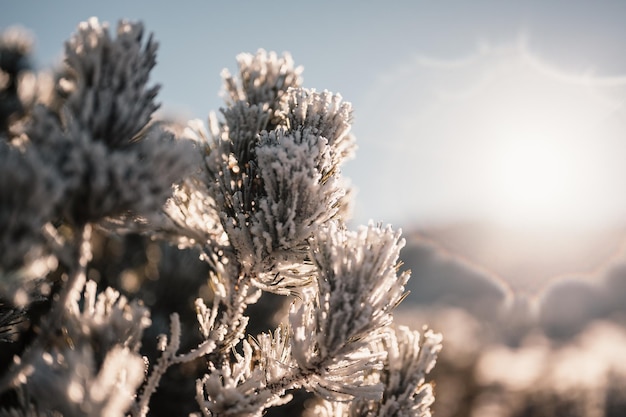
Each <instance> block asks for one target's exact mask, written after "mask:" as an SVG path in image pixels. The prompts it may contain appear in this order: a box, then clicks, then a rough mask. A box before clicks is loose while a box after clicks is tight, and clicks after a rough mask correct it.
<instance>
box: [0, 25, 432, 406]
mask: <svg viewBox="0 0 626 417" xmlns="http://www.w3.org/2000/svg"><path fill="white" fill-rule="evenodd" d="M15 33H17V32H11V34H10V36H9V35H3V36H2V37H0V98H2V102H1V103H0V345H2V344H5V343H6V344H11V346H12V348H13V349H12V350H10V352H12V353H11V356H8V357H2V353H1V352H3V351H2V350H0V359H2V360H4V361H5V363H7V364H8V365H7V367H6V368H7V369H4V370H0V402H2V405H1V406H0V415H20V416H26V415H29V416H31V415H32V416H39V415H47V416H48V415H54V416H57V415H63V416H64V417H74V416H76V417H78V416H80V417H91V416H103V417H105V416H106V417H122V416H124V417H126V416H128V415H131V416H133V417H145V416H147V415H148V414H150V415H151V416H152V415H154V416H159V415H161V414H164V413H165V414H167V413H168V411H162V410H164V409H163V407H164V405H166V406H171V405H172V404H175V406H176V407H179V408H180V410H178V409H176V410H174V411H172V410H169V414H171V413H172V412H174V413H178V414H189V413H193V414H192V415H195V416H200V415H203V416H206V417H208V416H261V415H263V414H264V413H265V412H266V410H268V409H269V408H271V407H276V406H280V405H284V404H287V403H290V402H292V401H294V397H292V390H306V391H308V392H310V393H312V394H314V395H315V396H316V397H317V400H316V403H315V404H316V405H315V406H314V408H312V409H311V410H309V411H308V412H314V413H318V415H351V416H365V415H368V416H374V415H375V416H392V415H394V416H395V415H400V416H404V415H416V416H429V415H430V406H431V404H432V402H433V393H432V388H431V386H430V384H429V382H428V381H427V375H428V373H429V372H430V370H431V368H432V366H433V365H434V362H435V359H436V356H437V353H438V352H439V349H440V348H441V336H440V335H437V334H434V333H433V332H431V331H425V332H423V334H420V333H418V332H414V331H412V330H409V329H407V328H402V327H401V328H398V329H394V327H393V313H394V309H395V308H396V306H397V305H398V304H399V303H400V302H401V301H402V299H403V298H404V296H405V294H406V293H405V285H406V282H407V280H408V279H409V273H408V272H400V271H399V263H398V256H399V252H400V250H401V248H402V247H403V245H404V240H403V239H402V238H401V236H400V232H399V231H396V230H394V229H392V228H391V227H390V226H388V227H381V226H377V225H374V224H373V223H370V224H369V225H368V226H365V227H360V228H357V229H356V230H349V228H348V223H347V222H348V220H349V217H350V212H351V210H350V206H351V203H350V197H351V195H352V193H351V190H350V188H349V187H348V186H347V185H346V184H347V181H346V179H345V178H344V177H343V174H342V168H343V164H344V163H345V161H346V160H348V159H349V158H351V157H353V155H354V151H355V149H356V144H355V138H354V136H353V135H352V134H351V133H350V131H351V126H352V122H353V116H352V106H351V104H350V103H349V102H346V101H344V100H343V98H342V97H341V96H340V95H339V94H333V93H331V92H328V91H322V92H318V91H316V90H313V89H308V88H305V87H303V80H302V77H301V74H302V68H301V67H296V66H295V65H294V62H293V59H292V58H291V56H290V55H289V54H287V53H285V54H283V55H282V56H279V55H277V54H276V53H275V52H266V51H264V50H259V51H258V52H257V53H256V54H240V55H239V56H237V64H238V70H237V72H236V73H235V74H231V73H230V72H228V71H227V70H225V71H224V72H223V73H222V77H223V81H224V98H225V107H224V108H222V109H220V112H219V114H220V116H217V115H216V114H215V113H211V116H209V125H208V127H207V128H205V127H204V126H203V125H202V123H200V122H198V121H191V122H189V123H188V124H187V125H186V127H182V126H174V124H170V125H168V124H167V123H165V122H158V121H154V120H153V117H154V112H155V110H156V109H157V108H158V107H159V104H158V103H157V102H156V101H155V100H156V95H157V92H158V90H159V87H158V85H150V82H149V81H150V72H151V70H152V68H153V67H154V65H155V63H156V53H157V46H158V45H157V43H156V42H155V41H154V40H153V37H152V35H148V36H146V35H145V32H144V27H143V25H142V24H141V23H138V22H128V21H120V22H119V24H118V25H117V29H116V30H115V31H113V32H110V31H109V26H108V24H106V23H100V22H99V21H98V20H97V19H95V18H92V19H89V20H88V21H87V22H84V23H81V24H80V25H79V27H78V29H77V31H76V32H75V33H74V34H73V35H72V36H71V38H70V39H69V40H68V41H67V43H66V45H65V61H64V67H63V69H62V70H61V71H60V72H59V73H58V74H57V75H56V82H55V85H54V89H53V90H51V91H48V96H50V97H52V99H51V100H49V101H45V100H40V101H41V102H40V103H38V104H35V101H37V100H36V99H35V98H33V97H35V95H32V94H31V95H28V94H25V93H24V91H26V89H25V87H24V86H22V87H24V88H22V87H20V86H19V85H18V84H20V83H26V81H27V80H29V79H30V81H29V82H30V83H31V84H32V85H31V86H30V87H32V88H31V90H32V91H39V90H42V89H44V87H43V86H42V85H36V84H37V83H36V81H37V80H39V79H40V78H37V77H36V76H33V77H24V76H21V75H20V71H30V69H29V66H28V65H27V63H28V60H27V55H28V52H29V45H30V44H29V42H28V41H27V40H24V41H20V40H19V39H17V38H19V36H18V35H15ZM16 36H17V38H16ZM41 79H43V78H41ZM20 91H21V92H20ZM29 97H30V98H29ZM25 189H28V190H29V192H28V193H25V192H24V190H25ZM129 231H134V232H138V233H141V234H142V239H143V237H149V238H150V239H152V240H153V241H154V242H150V243H148V244H143V246H142V245H140V244H138V243H137V242H136V241H134V243H132V242H131V243H132V244H128V245H127V246H123V245H121V244H120V242H124V240H125V237H123V236H122V234H123V233H128V232H129ZM105 233H106V234H105ZM133 236H135V235H133ZM135 237H136V236H135ZM130 240H131V239H130V238H129V241H130ZM142 242H144V241H143V240H142ZM156 242H161V243H163V244H162V245H157V243H156ZM164 243H169V244H174V245H177V247H178V248H179V249H188V248H190V249H193V250H196V251H197V252H196V253H199V254H200V259H201V261H202V262H204V264H203V265H204V266H205V267H206V268H205V269H204V270H203V272H202V273H197V271H194V273H193V274H192V275H193V276H192V277H188V276H186V275H187V272H188V271H187V269H186V268H185V267H186V265H183V264H182V262H172V261H171V258H167V257H165V256H163V253H162V251H163V248H165V247H166V246H165V245H164ZM116 248H117V251H116V250H115V249H116ZM171 249H172V251H176V249H174V248H171ZM175 253H179V254H180V253H182V251H181V252H175ZM181 259H182V258H181ZM138 260H141V261H142V262H143V261H145V265H144V264H141V262H139V261H138ZM168 261H169V262H172V263H171V264H168ZM164 271H168V272H167V273H165V272H164ZM163 275H169V276H168V278H167V279H165V278H164V277H163ZM172 275H173V276H172ZM168 282H169V283H173V285H171V286H169V287H168V286H167V283H168ZM190 282H191V283H192V284H193V285H188V286H187V287H193V290H188V289H187V287H186V286H185V285H184V284H185V283H187V284H189V283H190ZM155 288H156V289H155ZM185 291H187V292H185ZM264 293H273V296H276V295H279V296H282V297H283V299H284V300H285V301H286V302H291V308H290V309H289V313H288V314H286V316H285V315H283V317H282V318H280V319H279V320H277V321H275V322H273V323H272V324H271V325H268V326H266V327H264V328H263V329H262V330H254V328H253V327H252V325H251V324H254V323H253V322H254V321H255V320H254V319H257V317H251V316H253V314H252V313H251V309H250V307H251V306H252V305H253V304H255V303H257V302H258V301H259V300H260V299H262V298H261V297H263V296H264V295H266V294H264ZM142 298H143V299H144V300H146V303H145V304H144V302H143V301H142ZM192 300H196V301H195V313H196V314H195V320H197V322H193V323H189V321H188V320H187V321H186V317H187V316H188V315H186V314H184V313H185V311H186V309H189V308H193V307H191V303H192ZM276 304H279V305H276V306H275V307H273V309H272V311H271V312H270V311H265V312H263V313H262V314H261V315H263V314H265V315H268V316H273V315H274V314H275V313H276V312H277V311H278V310H280V307H281V306H280V304H282V302H280V301H278V302H276ZM176 311H178V312H180V314H179V313H178V312H176ZM168 322H169V323H168ZM168 324H169V334H168V335H167V336H166V335H164V334H163V333H166V332H167V330H166V329H167V327H168ZM193 328H196V329H197V331H196V332H193V331H192V329H193ZM267 329H273V330H272V331H267ZM183 330H184V331H183ZM157 334H159V335H160V336H158V342H157V346H156V347H157V349H156V350H157V351H158V352H156V353H154V352H153V351H152V347H153V344H154V338H155V336H156V335H157ZM7 352H9V350H7ZM7 355H8V354H7ZM150 362H151V363H152V364H150ZM170 370H171V372H170ZM177 378H178V379H177ZM194 387H195V389H194ZM178 390H180V391H178ZM183 390H187V391H188V396H187V397H186V399H185V400H181V398H183V397H184V395H183V394H182V393H181V392H182V391H183ZM194 399H195V403H194V401H193V400H194ZM5 402H6V405H5ZM189 404H191V405H192V406H195V407H196V408H193V407H192V408H190V406H189ZM169 414H167V415H169Z"/></svg>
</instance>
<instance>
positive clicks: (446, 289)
mask: <svg viewBox="0 0 626 417" xmlns="http://www.w3.org/2000/svg"><path fill="white" fill-rule="evenodd" d="M404 236H405V238H406V239H407V246H406V247H405V248H404V249H403V251H402V253H401V258H402V260H403V262H404V266H403V268H405V269H410V270H411V271H412V274H411V276H412V278H411V280H410V281H409V283H408V288H407V289H408V290H409V291H411V294H410V295H409V296H408V298H407V299H406V300H405V302H404V303H403V305H402V308H403V309H410V308H412V307H413V306H420V307H428V306H441V305H444V306H452V307H458V308H462V309H464V310H465V311H467V312H469V313H471V314H472V315H473V316H475V317H477V318H479V319H480V320H483V321H489V322H494V323H496V322H497V323H499V324H498V326H500V325H502V326H507V325H510V324H511V323H516V324H520V323H523V324H524V326H526V327H527V328H530V327H534V326H541V327H543V329H544V330H545V331H546V333H548V334H550V335H551V336H554V337H570V336H572V335H574V334H576V333H577V332H578V331H579V330H581V329H582V328H584V326H586V325H587V324H588V323H589V322H590V321H591V320H593V319H596V318H607V317H609V316H619V317H626V256H624V255H625V252H624V245H623V239H624V236H625V233H624V230H617V229H616V230H612V231H597V232H593V233H591V232H586V233H583V232H573V231H567V232H558V231H555V230H553V231H542V233H538V232H535V233H531V232H530V231H528V230H520V231H514V230H512V229H503V228H498V227H495V226H488V225H484V224H457V225H451V226H449V227H439V228H432V229H427V230H413V231H410V232H408V233H407V232H405V233H404Z"/></svg>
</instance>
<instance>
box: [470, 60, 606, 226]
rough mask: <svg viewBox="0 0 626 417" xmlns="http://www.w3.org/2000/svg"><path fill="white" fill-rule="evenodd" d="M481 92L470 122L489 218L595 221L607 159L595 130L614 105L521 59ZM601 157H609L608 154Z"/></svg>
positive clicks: (602, 198) (602, 197)
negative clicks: (480, 146)
mask: <svg viewBox="0 0 626 417" xmlns="http://www.w3.org/2000/svg"><path fill="white" fill-rule="evenodd" d="M509 65H510V67H509V68H505V69H503V70H502V74H506V77H502V78H501V79H499V78H498V77H494V79H493V80H492V81H491V82H490V83H489V85H488V86H486V87H485V92H484V94H482V95H481V102H480V103H476V104H477V106H479V107H480V109H481V110H479V111H478V113H476V114H475V116H477V117H476V118H475V119H474V120H473V122H472V124H473V128H475V129H477V131H479V132H481V133H480V134H481V135H482V136H483V138H482V139H483V140H484V143H486V144H487V146H486V148H485V156H484V158H485V159H484V162H485V164H484V174H485V176H486V178H485V181H486V184H487V187H488V189H489V192H488V194H489V196H488V197H487V201H488V204H489V205H491V210H493V213H492V215H493V217H494V218H496V219H497V220H503V221H505V222H507V223H514V224H522V225H523V224H535V225H537V224H559V223H562V224H567V223H569V224H572V223H576V224H583V223H585V222H586V221H588V220H589V219H588V218H589V216H596V217H601V216H602V215H603V212H602V210H603V207H602V205H603V204H607V202H606V200H610V199H611V198H612V197H611V196H610V195H606V194H605V195H601V193H599V192H600V191H601V189H603V188H604V187H606V186H607V184H610V183H615V178H611V177H607V175H606V174H607V172H609V171H610V168H609V166H610V163H611V156H610V152H611V151H610V150H608V147H607V139H609V138H607V137H601V136H602V135H607V133H608V136H612V135H613V136H614V135H615V132H607V131H606V129H605V131H603V132H600V131H599V126H600V125H602V123H604V122H605V119H606V117H607V115H609V114H611V112H612V111H613V108H612V107H614V106H615V103H613V102H610V101H609V100H606V99H604V98H602V97H601V96H600V95H597V94H594V93H593V91H592V90H591V89H590V88H588V87H589V86H584V85H579V84H577V83H573V82H572V81H571V80H565V79H562V78H559V77H557V76H554V75H550V74H545V73H542V72H541V71H539V70H537V69H536V68H530V67H531V64H530V63H529V62H528V61H527V60H524V59H521V58H520V59H519V60H517V61H515V60H513V61H511V62H510V63H509ZM607 152H608V153H607Z"/></svg>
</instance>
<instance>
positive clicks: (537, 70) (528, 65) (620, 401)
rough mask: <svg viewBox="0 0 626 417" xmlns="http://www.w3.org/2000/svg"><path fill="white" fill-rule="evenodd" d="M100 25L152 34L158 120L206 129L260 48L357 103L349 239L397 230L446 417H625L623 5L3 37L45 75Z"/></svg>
mask: <svg viewBox="0 0 626 417" xmlns="http://www.w3.org/2000/svg"><path fill="white" fill-rule="evenodd" d="M91 16H97V17H98V18H99V19H100V20H101V21H108V22H111V26H112V27H114V26H115V22H117V20H118V19H120V18H128V19H133V20H142V21H143V22H144V23H145V26H146V29H147V30H148V31H150V32H154V34H155V37H156V39H157V40H158V41H159V43H160V49H159V54H158V63H157V66H156V68H155V70H154V71H153V78H152V79H153V81H154V82H158V83H160V84H162V85H163V87H162V90H161V92H160V95H159V98H160V101H161V102H162V103H163V106H162V108H161V110H160V112H161V114H162V115H165V116H176V117H180V118H185V119H191V118H199V119H203V120H206V118H207V115H208V113H209V111H217V110H218V109H219V107H220V106H221V105H222V100H221V98H220V95H219V93H220V90H221V78H220V72H221V70H222V69H223V68H224V67H227V68H229V69H230V70H231V72H234V71H235V70H236V61H235V57H236V55H237V54H239V53H240V52H251V53H254V52H256V51H257V49H259V48H264V49H266V50H273V51H276V52H278V53H281V52H283V51H288V52H290V53H291V54H292V56H293V58H294V60H295V62H296V63H297V64H298V65H302V66H303V67H304V73H303V77H304V85H305V86H306V87H309V88H316V89H318V90H322V89H328V90H330V91H333V92H339V93H341V94H342V95H343V97H344V99H345V100H347V101H350V102H352V104H353V107H354V116H355V122H354V126H353V133H354V134H355V135H356V137H357V143H358V144H359V150H358V151H357V157H356V159H354V160H353V161H350V162H349V163H348V164H347V165H346V167H345V171H344V173H345V174H346V176H348V177H349V178H351V180H352V183H353V185H354V187H355V188H356V190H357V194H356V202H355V210H354V220H353V225H354V226H355V227H356V226H357V225H359V224H363V223H366V222H367V221H368V220H370V219H372V220H374V221H380V222H383V223H391V224H393V225H394V227H401V228H402V229H403V231H404V235H405V237H406V240H407V247H406V248H405V249H404V251H403V255H402V257H403V261H404V263H405V267H407V268H410V269H411V270H412V279H411V281H410V284H409V287H410V288H409V289H410V290H411V294H410V296H409V297H408V298H407V300H406V301H405V302H404V303H403V305H402V306H401V308H400V310H399V312H398V313H399V314H398V321H399V322H400V323H405V324H409V325H411V326H412V327H415V326H416V323H424V324H427V325H428V326H429V327H431V328H434V329H435V330H437V331H441V332H443V334H444V350H443V352H442V356H441V359H440V361H439V363H438V365H437V367H436V368H435V375H434V381H435V383H436V393H437V402H436V405H435V412H436V415H437V416H439V417H448V416H450V417H452V416H454V417H461V416H479V415H480V416H482V417H489V416H624V415H626V362H625V361H624V360H623V358H624V357H626V246H625V243H626V242H625V238H626V192H624V190H626V164H625V163H624V161H626V139H625V138H626V117H625V116H626V108H625V100H624V98H625V97H626V94H625V93H626V52H625V47H626V25H624V18H625V17H626V2H623V1H620V0H615V1H608V0H602V1H594V2H591V1H586V2H583V1H551V2H544V1H526V2H496V1H472V2H466V1H448V2H434V1H391V2H385V3H384V4H383V2H374V1H340V2H331V1H316V2H287V1H274V2H253V1H239V2H225V1H224V2H201V1H196V2H194V1H177V2H171V3H165V2H163V3H159V2H154V1H147V0H142V1H133V2H127V1H120V0H109V1H107V2H99V3H95V2H79V1H68V0H62V1H61V0H60V1H56V2H38V1H34V0H22V1H20V2H4V3H3V5H2V12H1V13H0V29H2V30H4V29H7V28H8V27H10V26H14V25H19V26H22V27H24V28H26V29H28V30H29V31H31V32H32V35H33V37H34V38H35V40H36V43H35V50H34V53H33V58H34V60H33V65H34V67H35V68H36V69H46V68H53V67H55V66H58V65H59V64H60V60H61V57H62V51H63V46H62V45H63V42H64V41H65V40H66V39H67V38H68V37H69V36H70V34H71V33H72V32H73V31H74V29H75V28H76V26H77V24H78V23H79V22H81V21H83V20H86V19H87V18H89V17H91ZM162 250H164V251H165V252H164V253H165V254H167V253H169V252H167V250H165V249H162ZM103 253H104V252H103ZM159 253H161V252H159ZM109 256H110V254H109ZM159 256H161V255H159ZM168 256H169V255H168ZM186 256H188V255H186ZM163 258H164V259H165V258H168V257H167V256H165V255H163ZM159 259H161V258H159ZM137 262H139V261H137ZM141 262H143V261H141ZM141 262H139V263H141ZM172 262H173V261H172ZM172 265H176V263H171V264H170V265H169V270H170V274H175V271H172V270H173V269H176V268H174V267H173V266H172ZM127 270H128V269H127ZM120 271H122V272H124V271H126V270H124V269H123V268H120ZM120 271H117V272H118V273H119V272H120ZM192 287H193V286H192ZM193 288H194V291H195V290H197V286H195V287H193ZM131 292H132V291H131ZM149 304H150V303H149ZM171 308H174V307H171ZM164 317H167V316H164Z"/></svg>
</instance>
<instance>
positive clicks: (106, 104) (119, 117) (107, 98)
mask: <svg viewBox="0 0 626 417" xmlns="http://www.w3.org/2000/svg"><path fill="white" fill-rule="evenodd" d="M143 37H144V33H143V25H142V24H141V23H131V22H127V21H122V22H120V24H119V25H118V27H117V38H116V39H111V37H110V35H109V30H108V26H107V25H106V24H105V25H101V24H100V23H99V22H98V20H97V19H95V18H92V19H90V20H89V21H87V22H84V23H81V24H80V26H79V27H78V31H77V32H76V33H75V34H74V36H73V37H72V38H71V39H70V40H69V41H68V42H67V45H66V48H65V53H66V64H67V66H68V70H69V71H68V73H69V76H68V78H65V79H63V80H62V84H61V87H62V88H63V89H64V90H65V91H66V93H67V94H68V95H69V97H68V99H67V103H66V106H67V107H68V108H69V110H70V112H71V113H72V115H73V116H74V117H75V118H76V120H77V121H78V123H79V124H80V125H81V126H83V127H84V128H85V129H87V130H88V131H89V132H91V135H92V137H93V138H94V139H96V140H102V141H104V142H106V143H107V144H109V145H110V146H113V147H116V146H119V145H122V144H128V143H129V142H130V141H131V140H132V139H133V137H134V136H135V135H136V134H137V133H139V131H140V130H142V129H143V128H144V127H145V126H146V124H147V123H148V122H149V121H150V118H151V116H152V113H154V111H155V110H156V109H157V108H158V105H157V104H156V103H154V101H153V100H154V98H155V97H156V94H157V92H158V89H159V88H158V87H147V85H146V84H147V82H148V78H149V74H150V70H151V69H152V67H154V65H155V63H156V49H157V44H156V43H155V42H153V41H152V36H150V37H149V38H148V40H147V42H146V44H145V46H143V45H142V41H143Z"/></svg>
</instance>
